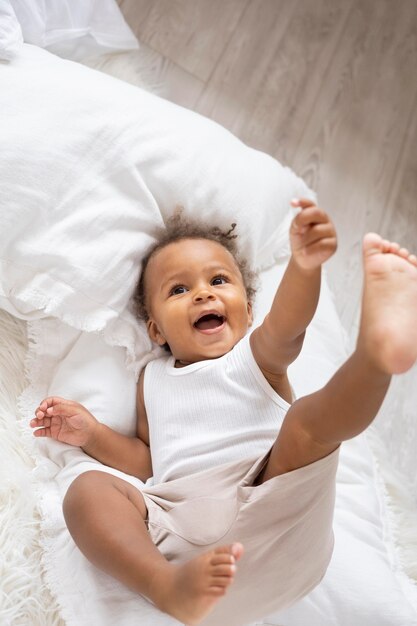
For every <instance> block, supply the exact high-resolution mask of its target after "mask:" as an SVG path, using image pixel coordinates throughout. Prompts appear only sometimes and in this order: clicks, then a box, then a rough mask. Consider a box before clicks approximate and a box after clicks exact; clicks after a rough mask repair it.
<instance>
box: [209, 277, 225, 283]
mask: <svg viewBox="0 0 417 626" xmlns="http://www.w3.org/2000/svg"><path fill="white" fill-rule="evenodd" d="M225 283H227V279H226V278H225V276H215V277H214V278H213V280H212V281H211V284H212V285H224V284H225Z"/></svg>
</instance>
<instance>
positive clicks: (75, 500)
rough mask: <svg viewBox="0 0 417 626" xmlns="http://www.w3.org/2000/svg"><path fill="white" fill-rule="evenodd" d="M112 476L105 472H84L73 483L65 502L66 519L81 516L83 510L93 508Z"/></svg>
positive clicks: (63, 506)
mask: <svg viewBox="0 0 417 626" xmlns="http://www.w3.org/2000/svg"><path fill="white" fill-rule="evenodd" d="M109 478H111V477H110V475H109V474H105V473H104V472H99V471H96V470H91V471H88V472H83V473H82V474H80V475H79V476H77V478H76V479H75V480H74V481H73V482H72V483H71V485H70V486H69V488H68V491H67V493H66V494H65V497H64V501H63V505H62V508H63V511H64V517H65V519H66V520H67V518H68V517H70V516H72V515H73V514H74V513H75V514H78V515H79V514H80V513H81V512H82V510H83V509H85V508H89V507H90V506H92V503H93V501H94V499H95V497H97V496H98V495H99V494H100V492H101V491H102V489H103V487H104V486H105V484H106V483H108V482H109Z"/></svg>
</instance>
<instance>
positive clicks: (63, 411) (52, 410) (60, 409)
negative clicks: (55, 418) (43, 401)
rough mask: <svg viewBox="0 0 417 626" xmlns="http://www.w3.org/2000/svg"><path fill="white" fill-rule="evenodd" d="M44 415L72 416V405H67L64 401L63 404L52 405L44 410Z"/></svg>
mask: <svg viewBox="0 0 417 626" xmlns="http://www.w3.org/2000/svg"><path fill="white" fill-rule="evenodd" d="M46 415H48V416H49V417H51V416H52V415H67V416H69V415H74V405H73V403H69V402H67V401H65V400H64V402H60V403H57V404H54V406H50V407H48V408H47V409H46Z"/></svg>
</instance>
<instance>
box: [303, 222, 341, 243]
mask: <svg viewBox="0 0 417 626" xmlns="http://www.w3.org/2000/svg"><path fill="white" fill-rule="evenodd" d="M333 237H334V238H335V237H336V233H335V231H334V229H333V227H332V225H331V224H313V225H312V226H311V228H308V229H307V230H306V232H304V233H303V234H302V236H301V238H300V242H299V243H300V245H301V246H309V245H310V244H312V243H315V242H317V241H321V240H323V239H328V238H333Z"/></svg>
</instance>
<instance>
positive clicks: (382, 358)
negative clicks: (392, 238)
mask: <svg viewBox="0 0 417 626" xmlns="http://www.w3.org/2000/svg"><path fill="white" fill-rule="evenodd" d="M363 255H364V271H365V280H364V293H363V309H362V317H361V325H360V331H359V338H358V346H359V345H363V346H364V347H365V349H366V350H367V352H368V354H369V355H370V356H371V358H372V359H373V360H374V361H375V363H376V364H377V366H378V367H379V368H380V369H382V370H383V371H384V372H386V373H388V374H400V373H402V372H405V371H407V370H408V369H409V368H410V367H411V366H412V365H413V364H414V362H415V361H416V359H417V258H416V257H415V256H414V255H412V254H410V253H409V252H408V250H406V249H405V248H400V246H399V245H398V244H397V243H391V242H389V241H387V240H385V239H382V238H381V237H380V236H379V235H376V234H375V233H368V234H367V235H366V236H365V237H364V241H363Z"/></svg>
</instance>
